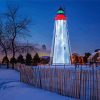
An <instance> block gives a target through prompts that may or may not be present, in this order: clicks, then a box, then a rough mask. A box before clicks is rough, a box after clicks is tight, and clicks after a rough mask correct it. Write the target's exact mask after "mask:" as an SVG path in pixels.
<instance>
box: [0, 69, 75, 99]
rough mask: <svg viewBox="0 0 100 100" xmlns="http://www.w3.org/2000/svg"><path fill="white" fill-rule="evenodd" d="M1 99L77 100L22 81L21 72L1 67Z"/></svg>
mask: <svg viewBox="0 0 100 100" xmlns="http://www.w3.org/2000/svg"><path fill="white" fill-rule="evenodd" d="M0 100H76V99H73V98H69V97H65V96H61V95H58V94H56V93H53V92H49V91H45V90H42V89H37V88H34V87H33V86H29V85H27V84H24V83H21V82H20V75H19V72H17V71H15V70H11V69H0Z"/></svg>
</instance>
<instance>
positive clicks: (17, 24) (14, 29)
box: [5, 6, 30, 68]
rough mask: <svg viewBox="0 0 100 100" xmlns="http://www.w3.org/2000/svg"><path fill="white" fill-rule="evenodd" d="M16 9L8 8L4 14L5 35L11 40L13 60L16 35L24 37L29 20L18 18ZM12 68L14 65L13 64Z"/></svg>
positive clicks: (17, 9)
mask: <svg viewBox="0 0 100 100" xmlns="http://www.w3.org/2000/svg"><path fill="white" fill-rule="evenodd" d="M18 11H19V8H18V7H12V6H9V7H8V10H7V12H6V13H5V16H6V18H7V27H6V28H7V33H8V34H9V37H10V38H11V46H12V54H13V57H12V58H14V59H15V54H16V52H15V51H16V50H15V48H16V44H15V41H16V38H17V36H18V35H25V32H26V31H27V26H28V25H29V23H30V20H29V19H28V18H22V19H21V18H20V16H18ZM13 68H14V64H13Z"/></svg>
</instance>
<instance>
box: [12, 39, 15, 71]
mask: <svg viewBox="0 0 100 100" xmlns="http://www.w3.org/2000/svg"><path fill="white" fill-rule="evenodd" d="M12 53H13V59H14V58H15V45H14V39H13V41H12ZM12 68H13V69H14V62H13V63H12Z"/></svg>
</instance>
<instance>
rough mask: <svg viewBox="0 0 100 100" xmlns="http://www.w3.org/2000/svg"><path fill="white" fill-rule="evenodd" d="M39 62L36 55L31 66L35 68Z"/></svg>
mask: <svg viewBox="0 0 100 100" xmlns="http://www.w3.org/2000/svg"><path fill="white" fill-rule="evenodd" d="M39 62H40V57H39V55H38V53H36V54H35V56H34V58H33V65H34V66H37V65H38V63H39Z"/></svg>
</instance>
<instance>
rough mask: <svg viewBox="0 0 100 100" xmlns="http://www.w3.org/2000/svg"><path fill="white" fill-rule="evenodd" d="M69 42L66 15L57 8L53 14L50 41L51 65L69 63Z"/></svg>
mask: <svg viewBox="0 0 100 100" xmlns="http://www.w3.org/2000/svg"><path fill="white" fill-rule="evenodd" d="M70 64H71V60H70V43H69V35H68V28H67V17H66V16H65V13H64V10H63V9H62V8H59V9H58V11H57V15H56V16H55V24H54V36H53V43H52V65H70Z"/></svg>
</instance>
